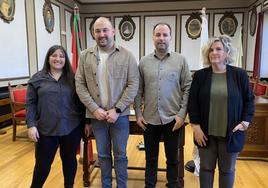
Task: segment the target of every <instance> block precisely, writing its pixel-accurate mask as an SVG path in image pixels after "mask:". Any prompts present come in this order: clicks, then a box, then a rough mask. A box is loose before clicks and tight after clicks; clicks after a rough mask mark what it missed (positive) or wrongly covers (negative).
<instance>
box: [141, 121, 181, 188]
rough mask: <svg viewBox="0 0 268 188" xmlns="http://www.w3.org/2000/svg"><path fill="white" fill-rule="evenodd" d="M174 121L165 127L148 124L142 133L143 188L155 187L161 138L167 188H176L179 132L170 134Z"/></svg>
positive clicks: (177, 185) (177, 184)
mask: <svg viewBox="0 0 268 188" xmlns="http://www.w3.org/2000/svg"><path fill="white" fill-rule="evenodd" d="M174 125H175V120H174V121H172V122H170V123H168V124H165V125H151V124H148V125H147V126H146V127H147V128H146V130H145V131H144V145H145V154H146V170H145V187H146V188H149V187H150V188H151V187H155V186H156V182H157V169H158V155H159V142H160V140H161V138H163V141H164V146H165V155H166V165H167V172H166V177H167V181H168V183H167V184H166V185H167V187H169V188H177V187H180V185H179V178H178V177H179V154H178V150H179V131H180V129H178V130H176V131H174V132H172V128H173V126H174Z"/></svg>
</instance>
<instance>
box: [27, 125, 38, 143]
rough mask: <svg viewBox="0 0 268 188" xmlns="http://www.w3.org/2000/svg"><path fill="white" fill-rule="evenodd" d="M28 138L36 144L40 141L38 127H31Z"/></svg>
mask: <svg viewBox="0 0 268 188" xmlns="http://www.w3.org/2000/svg"><path fill="white" fill-rule="evenodd" d="M28 137H29V138H30V139H31V140H32V141H34V142H37V141H38V138H39V133H38V130H37V128H36V127H30V128H29V129H28Z"/></svg>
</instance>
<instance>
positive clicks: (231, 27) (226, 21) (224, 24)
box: [218, 12, 238, 37]
mask: <svg viewBox="0 0 268 188" xmlns="http://www.w3.org/2000/svg"><path fill="white" fill-rule="evenodd" d="M237 25H238V22H237V19H236V17H235V16H234V14H233V13H232V12H226V13H225V14H224V15H223V16H222V17H221V19H220V22H219V25H218V26H219V30H220V33H221V34H222V35H229V36H230V37H233V36H234V34H235V32H236V29H237Z"/></svg>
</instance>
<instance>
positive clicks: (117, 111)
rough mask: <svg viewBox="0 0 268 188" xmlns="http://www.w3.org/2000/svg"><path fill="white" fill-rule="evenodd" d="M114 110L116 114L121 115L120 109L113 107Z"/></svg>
mask: <svg viewBox="0 0 268 188" xmlns="http://www.w3.org/2000/svg"><path fill="white" fill-rule="evenodd" d="M114 109H115V112H116V113H118V114H121V113H122V111H121V109H120V108H117V107H114Z"/></svg>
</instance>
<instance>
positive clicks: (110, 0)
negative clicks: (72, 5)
mask: <svg viewBox="0 0 268 188" xmlns="http://www.w3.org/2000/svg"><path fill="white" fill-rule="evenodd" d="M76 1H78V2H79V3H83V4H91V3H135V2H167V1H161V0H76ZM171 1H202V0H171Z"/></svg>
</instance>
